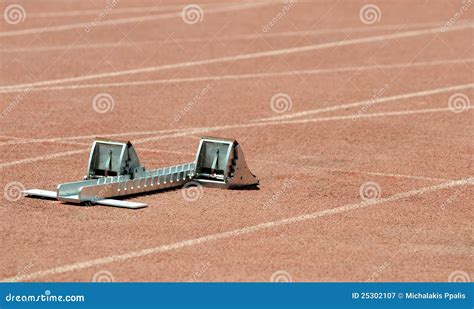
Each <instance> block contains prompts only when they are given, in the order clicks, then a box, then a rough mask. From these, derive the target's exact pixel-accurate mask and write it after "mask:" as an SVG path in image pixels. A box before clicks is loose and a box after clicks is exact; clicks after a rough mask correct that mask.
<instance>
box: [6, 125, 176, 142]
mask: <svg viewBox="0 0 474 309" xmlns="http://www.w3.org/2000/svg"><path fill="white" fill-rule="evenodd" d="M182 130H183V129H166V130H157V131H138V132H123V133H101V134H92V135H80V136H68V137H53V138H40V139H27V138H15V139H17V140H14V141H6V142H2V143H0V146H11V145H19V144H35V143H56V142H67V141H74V140H81V139H94V138H96V137H98V138H100V137H108V138H114V137H122V136H134V135H150V134H164V133H173V132H181V131H182ZM11 139H13V137H11Z"/></svg>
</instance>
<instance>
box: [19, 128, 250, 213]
mask: <svg viewBox="0 0 474 309" xmlns="http://www.w3.org/2000/svg"><path fill="white" fill-rule="evenodd" d="M206 143H210V145H211V146H212V143H219V144H225V145H228V149H227V153H226V155H225V158H226V165H225V169H224V175H223V176H224V177H223V180H221V181H219V180H211V179H206V178H201V177H200V175H199V174H198V173H197V172H196V171H198V170H200V168H199V166H198V165H199V164H200V162H199V159H200V156H201V155H202V154H201V151H204V149H203V147H204V145H206ZM99 144H110V145H119V146H123V148H122V151H121V153H120V157H119V162H121V164H123V162H124V161H123V159H124V152H125V151H127V149H128V148H129V149H128V150H130V149H131V150H132V151H133V152H135V149H134V148H133V146H132V144H131V143H130V142H117V141H109V140H102V139H98V140H95V141H94V142H93V144H92V148H91V152H90V154H89V164H88V169H87V173H88V174H87V175H86V176H85V177H84V180H82V181H75V182H67V183H63V184H59V185H58V186H57V189H56V192H54V191H46V190H40V189H30V190H24V191H23V193H24V195H25V196H29V197H40V198H52V199H58V200H60V201H63V202H68V203H76V204H81V203H90V204H97V205H104V206H115V207H122V208H131V209H136V208H142V207H146V206H147V205H146V204H144V203H136V202H127V201H123V200H116V199H111V198H117V197H126V196H129V195H136V194H141V193H145V192H153V191H159V190H163V189H168V188H177V187H181V186H183V185H185V184H186V183H187V182H190V181H197V182H199V183H201V184H203V185H206V186H213V187H221V188H238V187H244V186H256V185H258V184H259V181H258V179H257V178H256V177H255V176H254V175H253V174H252V173H251V172H250V170H249V169H248V167H247V165H246V162H245V158H244V156H243V152H242V149H241V147H240V145H239V144H238V143H237V141H235V140H229V139H219V138H213V137H203V138H201V141H200V142H199V147H198V151H197V153H196V156H195V160H194V162H188V163H184V164H179V165H174V166H168V167H163V168H159V169H155V170H149V171H146V170H145V168H144V167H142V166H139V167H135V169H134V170H133V171H127V173H125V172H124V173H121V172H122V171H121V170H122V169H121V168H120V169H119V170H120V171H119V175H117V176H97V175H96V173H95V171H94V164H95V162H93V160H94V152H95V150H96V148H97V147H98V145H99ZM127 147H128V148H127ZM135 155H136V156H137V161H136V162H135V163H136V164H139V160H138V155H137V154H136V152H135ZM98 159H99V160H100V157H99V158H98Z"/></svg>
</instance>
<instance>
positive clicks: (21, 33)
mask: <svg viewBox="0 0 474 309" xmlns="http://www.w3.org/2000/svg"><path fill="white" fill-rule="evenodd" d="M15 3H18V4H20V5H21V7H22V8H23V10H24V15H23V17H25V18H24V20H23V21H20V22H19V23H16V24H15V23H14V22H13V23H12V20H10V22H7V20H6V19H5V18H4V19H2V20H1V22H0V25H1V32H0V65H1V74H0V85H1V86H0V111H2V114H1V118H0V135H1V136H0V147H1V149H0V152H1V156H0V188H2V189H3V188H5V190H2V193H4V194H2V196H1V198H2V201H1V205H0V250H1V252H2V254H1V258H0V259H1V262H0V265H1V266H0V278H1V279H2V280H7V281H11V280H15V281H92V280H96V281H97V280H98V281H110V280H114V281H264V282H265V281H271V280H277V281H288V280H292V281H448V280H459V279H460V280H465V279H469V276H470V277H472V276H473V275H474V268H473V264H472V259H473V230H472V222H473V219H474V212H473V211H472V200H473V190H472V185H473V184H474V179H473V178H472V177H473V176H472V175H473V167H472V155H473V144H472V140H473V139H472V136H473V113H472V110H471V109H470V107H471V101H472V100H473V98H474V96H473V95H474V91H473V88H474V85H473V61H474V59H473V57H472V55H473V54H474V53H473V37H474V35H473V34H474V33H473V27H474V13H473V12H474V8H472V7H470V6H467V7H466V4H462V3H461V2H459V1H450V2H449V1H436V2H435V3H430V2H428V1H406V2H405V1H401V2H394V1H372V2H371V4H373V5H375V6H376V7H374V6H372V7H369V9H371V10H372V13H374V14H375V20H372V19H370V17H369V15H370V14H368V15H367V16H366V17H364V16H363V15H362V17H361V14H360V12H361V9H362V8H363V7H364V5H367V4H368V3H366V2H363V1H361V2H359V1H349V2H348V1H313V2H303V1H301V2H296V3H294V2H290V3H286V4H285V3H283V2H277V1H274V2H253V3H248V2H240V3H239V2H234V3H230V2H229V3H222V2H220V1H219V2H206V3H199V2H195V3H194V4H198V5H199V6H200V8H201V10H202V12H200V11H199V10H198V11H197V13H198V21H197V22H196V23H190V22H189V20H187V21H188V23H186V22H185V20H183V18H182V14H181V12H182V9H183V8H184V7H185V6H186V5H188V4H189V3H185V2H159V3H158V2H156V1H120V3H119V5H117V6H113V5H112V6H111V3H112V2H111V1H109V2H105V1H102V2H101V1H97V2H94V3H92V1H91V2H89V1H68V2H64V3H61V2H57V1H49V0H47V1H41V3H40V2H37V1H16V2H15ZM107 3H108V4H107ZM10 4H12V2H9V1H2V2H1V8H2V10H6V8H7V7H8V5H10ZM107 5H108V7H107ZM463 5H464V9H463ZM459 12H462V14H457V13H459ZM20 14H23V12H21V11H20ZM200 17H202V20H201V19H200ZM450 20H451V22H450ZM100 94H107V95H109V102H106V103H108V104H109V105H107V104H106V105H104V106H95V108H94V105H93V99H94V97H96V96H97V95H100ZM278 94H284V96H283V98H284V99H283V100H281V101H279V103H282V104H281V105H279V104H278V105H276V104H273V105H272V104H271V102H272V97H275V96H276V95H278ZM110 98H111V99H110ZM272 107H273V108H272ZM101 108H102V109H101ZM98 111H99V112H98ZM201 135H212V136H220V137H227V138H235V139H237V140H238V141H239V143H240V144H241V145H242V147H243V149H244V152H245V155H246V159H247V161H248V164H249V166H250V168H251V170H252V171H253V172H254V173H255V174H256V175H257V176H258V177H259V178H260V183H261V184H260V190H241V191H227V190H219V189H208V188H205V189H204V190H203V192H202V194H201V195H200V198H199V199H198V200H197V201H194V202H190V201H187V200H186V199H184V198H183V196H182V192H181V190H172V191H167V192H164V193H160V194H152V195H146V196H141V197H136V198H134V199H132V200H136V201H143V202H146V203H148V204H149V207H148V208H146V209H142V210H137V211H128V210H123V209H117V208H107V207H78V206H73V205H66V204H62V203H59V202H55V201H46V200H35V199H27V198H19V195H18V189H19V188H22V187H24V188H32V187H36V188H44V189H49V190H54V188H55V186H56V185H57V184H58V183H61V182H66V181H73V180H79V179H81V178H82V177H83V176H84V173H85V169H86V163H87V156H88V150H89V147H90V144H91V142H92V140H93V138H94V137H95V136H101V137H110V138H117V139H120V140H130V141H132V142H133V143H134V144H135V145H136V148H137V149H138V153H139V156H140V158H141V160H142V161H143V163H144V165H145V166H146V167H147V168H157V167H160V166H166V165H172V164H178V163H181V162H188V161H190V160H193V158H194V152H195V151H196V148H197V144H198V140H199V137H200V136H201ZM364 190H365V191H366V193H365V194H366V195H364V194H361V191H364ZM3 191H4V192H3ZM371 193H373V195H370V194H371ZM453 278H454V279H453ZM456 278H457V279H456Z"/></svg>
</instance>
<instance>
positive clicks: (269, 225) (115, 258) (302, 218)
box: [1, 177, 474, 282]
mask: <svg viewBox="0 0 474 309" xmlns="http://www.w3.org/2000/svg"><path fill="white" fill-rule="evenodd" d="M473 184H474V177H471V178H464V179H460V180H454V181H448V182H444V183H442V184H439V185H435V186H430V187H423V188H420V189H416V190H411V191H405V192H401V193H397V194H394V195H392V196H390V197H386V198H379V199H376V200H372V201H364V202H359V203H353V204H347V205H343V206H339V207H335V208H330V209H325V210H321V211H316V212H313V213H309V214H304V215H299V216H295V217H290V218H286V219H282V220H277V221H270V222H265V223H260V224H256V225H252V226H247V227H243V228H240V229H235V230H231V231H226V232H221V233H216V234H210V235H206V236H202V237H199V238H195V239H188V240H183V241H179V242H175V243H171V244H166V245H159V246H157V247H153V248H147V249H143V250H139V251H132V252H128V253H124V254H117V255H111V256H107V257H102V258H98V259H94V260H89V261H83V262H78V263H72V264H67V265H62V266H58V267H54V268H50V269H46V270H42V271H37V272H34V273H30V274H24V275H18V276H14V277H9V278H4V279H2V280H1V281H2V282H15V281H27V280H35V279H38V278H43V277H47V276H53V275H58V274H64V273H69V272H72V271H78V270H82V269H86V268H91V267H95V266H99V265H106V264H111V263H116V262H122V261H127V260H130V259H134V258H140V257H144V256H148V255H152V254H159V253H163V252H169V251H174V250H179V249H183V248H187V247H192V246H197V245H200V244H205V243H209V242H214V241H218V240H222V239H228V238H233V237H238V236H242V235H246V234H251V233H256V232H259V231H262V230H268V229H273V228H278V227H280V226H286V225H290V224H296V223H302V222H306V221H310V220H314V219H318V218H322V217H326V216H333V215H337V214H340V213H344V212H348V211H352V210H356V209H361V208H367V207H371V206H378V205H382V204H385V203H390V202H396V201H400V200H404V199H409V198H411V197H415V196H419V195H423V194H427V193H433V192H437V191H441V190H446V189H451V188H455V187H462V186H471V185H473ZM396 206H397V205H395V206H394V207H396Z"/></svg>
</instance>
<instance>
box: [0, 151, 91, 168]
mask: <svg viewBox="0 0 474 309" xmlns="http://www.w3.org/2000/svg"><path fill="white" fill-rule="evenodd" d="M88 151H89V149H83V150H73V151H65V152H57V153H53V154H47V155H42V156H38V157H34V158H26V159H21V160H16V161H10V162H4V163H0V169H3V168H5V167H10V166H15V165H20V164H27V163H33V162H39V161H46V160H50V159H55V158H60V157H68V156H72V155H75V154H79V153H84V152H88Z"/></svg>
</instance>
